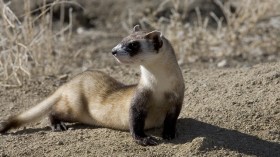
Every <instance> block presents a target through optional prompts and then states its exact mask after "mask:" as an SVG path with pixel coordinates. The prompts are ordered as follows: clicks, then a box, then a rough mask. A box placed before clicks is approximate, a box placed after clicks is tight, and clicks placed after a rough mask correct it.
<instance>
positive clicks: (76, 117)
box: [0, 25, 185, 145]
mask: <svg viewBox="0 0 280 157" xmlns="http://www.w3.org/2000/svg"><path fill="white" fill-rule="evenodd" d="M112 54H113V55H114V57H115V58H116V59H117V60H118V61H119V62H120V63H124V64H134V65H139V66H140V70H141V78H140V81H139V83H138V84H136V85H124V84H122V83H120V82H118V81H116V80H115V79H113V78H112V77H110V76H108V75H106V74H104V73H103V72H100V71H86V72H83V73H81V74H79V75H78V76H76V77H74V78H73V79H72V80H71V81H69V82H68V83H66V84H64V85H62V86H61V87H60V88H58V89H57V90H56V91H55V92H54V93H53V94H52V95H51V96H49V97H48V98H47V99H45V100H44V101H42V102H41V103H39V104H38V105H36V106H34V107H33V108H31V109H29V110H27V111H25V112H23V113H21V114H18V115H16V116H12V117H10V118H9V119H8V120H6V121H4V122H2V123H1V124H0V132H1V133H5V132H6V131H8V130H9V129H11V128H16V127H20V126H22V125H24V124H26V123H30V122H33V121H35V120H38V119H39V118H42V117H43V116H45V115H47V114H48V115H49V119H50V122H51V127H52V129H53V130H66V129H67V127H66V126H65V124H64V122H79V123H83V124H89V125H94V126H101V127H108V128H114V129H120V130H129V131H130V133H131V135H132V137H133V139H134V140H135V141H136V142H137V143H138V144H140V145H156V144H157V140H156V139H155V138H152V137H151V136H147V135H146V134H145V132H144V130H145V129H150V128H156V127H160V126H163V133H162V137H163V138H164V139H173V138H174V137H175V132H176V122H177V118H178V116H179V114H180V111H181V107H182V103H183V98H184V90H185V85H184V79H183V76H182V72H181V70H180V67H179V65H178V63H177V60H176V57H175V54H174V50H173V48H172V46H171V45H170V43H169V42H168V40H167V39H166V38H165V37H164V36H163V35H162V34H161V32H159V31H152V32H144V31H142V30H140V28H139V26H138V25H136V26H135V27H134V29H133V32H132V34H130V35H129V36H127V37H125V38H124V39H123V40H122V41H121V42H120V43H119V44H118V45H117V46H116V47H114V48H113V49H112Z"/></svg>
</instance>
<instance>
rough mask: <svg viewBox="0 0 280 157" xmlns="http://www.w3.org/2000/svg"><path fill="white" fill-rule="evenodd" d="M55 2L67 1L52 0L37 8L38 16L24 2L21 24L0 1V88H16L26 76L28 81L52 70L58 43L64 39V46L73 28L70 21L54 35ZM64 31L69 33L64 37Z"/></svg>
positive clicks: (6, 5)
mask: <svg viewBox="0 0 280 157" xmlns="http://www.w3.org/2000/svg"><path fill="white" fill-rule="evenodd" d="M58 3H60V4H61V3H67V1H54V2H53V3H51V4H48V5H49V6H47V5H46V3H45V5H43V7H41V8H40V9H41V14H40V15H38V16H37V17H34V16H32V15H31V13H32V12H31V8H30V0H26V1H24V8H25V14H24V20H23V21H22V22H20V21H19V20H18V18H17V16H16V15H15V14H14V13H13V12H12V11H11V9H10V8H9V4H5V3H4V1H3V0H1V2H0V10H1V11H2V14H1V18H0V20H1V22H0V23H1V24H0V36H1V39H0V50H1V51H0V86H5V87H14V86H19V85H21V84H22V80H23V79H24V78H25V77H29V78H30V77H31V76H32V74H33V73H37V74H45V73H46V71H47V70H48V69H50V68H51V67H54V66H53V64H54V63H53V59H54V58H55V55H54V51H55V49H56V47H57V42H58V41H59V40H61V39H63V40H64V42H65V43H67V42H66V40H67V39H68V38H69V36H71V27H72V25H71V22H70V23H69V25H67V26H66V27H65V26H64V25H62V24H61V27H60V29H59V30H58V31H55V32H54V30H53V23H52V8H53V6H54V5H56V4H58ZM70 15H71V14H70ZM67 31H68V32H69V34H68V36H65V33H66V32H67ZM65 45H66V44H65Z"/></svg>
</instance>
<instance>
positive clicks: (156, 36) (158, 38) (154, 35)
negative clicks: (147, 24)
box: [145, 30, 163, 51]
mask: <svg viewBox="0 0 280 157" xmlns="http://www.w3.org/2000/svg"><path fill="white" fill-rule="evenodd" d="M145 38H146V39H150V40H152V41H153V43H154V48H155V50H157V51H158V50H159V49H160V48H161V47H162V44H163V41H162V33H161V32H160V31H157V30H155V31H152V32H150V33H147V34H146V35H145Z"/></svg>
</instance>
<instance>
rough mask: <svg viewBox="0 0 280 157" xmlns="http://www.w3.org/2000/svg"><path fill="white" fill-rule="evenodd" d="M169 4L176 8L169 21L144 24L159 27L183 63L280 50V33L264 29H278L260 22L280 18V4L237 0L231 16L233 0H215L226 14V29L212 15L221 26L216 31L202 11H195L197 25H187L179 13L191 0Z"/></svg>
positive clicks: (152, 21)
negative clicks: (209, 25) (202, 15)
mask: <svg viewBox="0 0 280 157" xmlns="http://www.w3.org/2000/svg"><path fill="white" fill-rule="evenodd" d="M167 1H169V2H172V4H173V5H174V9H173V10H172V16H171V18H170V19H159V20H155V19H153V18H150V19H147V18H144V21H145V22H147V23H149V24H150V25H152V26H153V27H154V28H160V29H161V30H162V31H163V32H164V34H165V35H166V36H167V37H168V38H169V39H170V40H171V42H172V43H173V45H174V47H175V50H176V52H177V53H178V55H179V58H180V63H186V62H196V61H197V60H199V59H202V58H204V56H205V58H208V59H209V60H210V61H211V58H212V59H215V58H227V57H228V56H239V55H246V54H250V55H260V54H264V53H270V54H274V53H277V51H278V50H279V49H278V48H279V44H278V43H279V42H280V39H279V37H278V35H279V34H278V35H277V34H275V33H273V31H272V30H271V32H266V30H265V29H275V28H271V27H269V28H262V27H261V25H259V23H260V22H262V21H264V20H266V21H267V20H268V21H269V19H270V17H273V16H279V15H280V11H279V8H280V1H276V0H236V1H234V4H233V5H234V6H236V11H235V12H234V13H232V12H230V3H232V2H233V1H228V2H226V3H225V4H222V3H221V2H220V1H219V0H216V1H215V2H216V3H217V4H218V5H219V6H220V8H221V9H222V10H223V12H224V14H225V17H226V21H227V25H226V26H223V24H222V20H220V19H218V18H217V17H216V16H215V14H211V16H212V17H213V18H215V19H216V22H217V25H218V27H217V28H215V29H209V28H208V19H207V18H206V19H205V20H202V19H203V18H202V17H200V12H199V10H196V11H197V16H198V18H197V20H198V21H197V25H196V26H192V25H190V24H188V23H184V21H183V19H182V17H184V16H185V15H183V14H182V13H179V11H178V10H179V6H188V4H189V2H190V1H191V0H187V1H180V0H167ZM164 3H166V1H165V2H164ZM185 10H186V8H185ZM278 29H279V28H278Z"/></svg>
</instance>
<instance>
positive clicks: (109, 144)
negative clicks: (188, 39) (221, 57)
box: [0, 0, 280, 157]
mask: <svg viewBox="0 0 280 157" xmlns="http://www.w3.org/2000/svg"><path fill="white" fill-rule="evenodd" d="M85 2H89V3H93V4H92V5H96V4H95V2H96V1H87V0H85ZM106 2H107V1H106ZM111 2H112V1H108V3H110V4H111ZM128 4H130V5H133V4H135V2H134V1H132V2H131V3H128ZM104 5H106V7H108V6H107V4H104ZM119 5H121V4H119ZM109 6H112V7H113V6H114V5H113V4H111V5H109ZM128 6H129V5H128ZM139 6H141V5H139ZM130 7H131V6H130ZM100 8H102V7H100ZM103 10H104V9H103ZM94 11H96V12H98V11H99V10H94V9H93V12H94ZM118 12H119V10H118V11H116V12H114V11H111V12H108V13H107V12H106V13H104V14H102V15H99V16H98V18H100V21H101V22H100V21H99V22H97V24H96V28H95V29H92V30H90V31H89V32H87V31H85V32H84V33H81V34H78V35H75V36H74V37H73V38H74V39H75V42H73V43H67V44H69V45H68V46H67V48H66V49H62V50H60V51H57V52H56V53H57V55H56V56H54V59H51V61H52V62H51V63H50V65H48V64H47V65H43V66H44V68H45V71H46V72H45V73H47V75H39V76H38V75H34V76H33V77H32V78H31V79H25V80H24V82H23V86H21V87H17V88H4V87H1V88H0V121H2V120H3V119H5V118H7V117H8V116H9V115H13V114H16V113H19V112H21V111H25V110H27V109H28V108H30V107H32V106H33V105H35V104H37V103H38V102H40V101H41V100H43V99H44V98H46V97H47V96H48V95H49V94H51V93H52V92H53V91H54V90H55V89H56V88H57V87H58V86H60V85H61V84H63V83H65V82H66V81H67V80H69V79H71V78H72V77H74V75H76V74H78V73H80V72H82V71H84V70H87V69H99V70H102V71H104V72H106V73H108V74H109V75H111V76H113V77H114V78H116V79H118V80H120V81H122V82H125V83H126V84H130V83H135V82H137V79H138V78H139V70H138V68H137V67H136V68H135V67H130V66H125V65H119V64H118V63H117V62H116V61H115V60H114V58H113V56H112V55H111V53H110V51H111V49H112V47H113V46H115V45H116V44H117V43H118V42H119V41H120V40H121V38H122V37H123V36H125V35H126V33H125V31H124V30H120V29H119V28H120V25H121V23H118V20H119V17H114V16H113V17H112V15H114V14H116V13H118ZM107 14H108V15H107ZM108 16H110V19H107V17H108ZM122 18H123V17H122ZM106 21H113V22H116V23H115V25H111V24H110V23H106ZM105 25H106V29H104V30H100V28H101V27H102V26H105ZM116 30H117V31H116ZM56 57H57V58H56ZM256 63H257V64H256ZM236 64H237V66H229V67H228V68H217V66H216V63H213V64H212V63H209V62H207V63H197V64H196V63H192V64H183V65H181V69H182V72H183V75H184V78H185V84H186V91H185V97H184V105H183V109H182V112H181V114H180V118H179V120H178V124H177V136H176V138H175V139H174V140H171V141H164V140H162V139H161V137H160V134H161V131H162V130H161V129H156V130H150V131H148V133H149V134H151V135H153V136H155V137H157V138H158V139H159V140H160V141H161V142H160V144H159V145H158V146H154V147H142V146H139V145H137V144H135V143H134V142H133V140H132V138H131V136H130V134H129V133H128V132H123V131H118V130H111V129H106V128H96V127H91V126H85V125H79V124H68V125H69V127H70V129H69V130H67V131H65V132H52V131H51V129H50V127H49V123H48V119H47V118H44V119H42V120H41V121H38V122H37V123H33V124H30V125H27V126H26V127H22V128H19V129H16V130H12V131H10V132H9V133H8V134H5V135H0V157H9V156H11V157H12V156H34V157H37V156H221V157H224V156H262V157H277V156H279V157H280V95H279V94H280V63H277V62H273V61H271V62H269V63H261V61H256V62H255V61H254V62H253V61H248V60H245V61H243V62H241V63H236ZM54 67H55V68H54ZM36 70H37V71H40V70H41V69H40V67H38V68H37V69H35V71H33V73H34V74H36Z"/></svg>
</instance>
